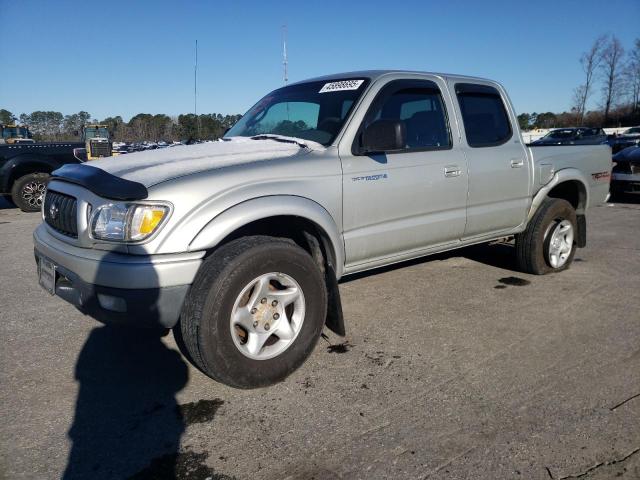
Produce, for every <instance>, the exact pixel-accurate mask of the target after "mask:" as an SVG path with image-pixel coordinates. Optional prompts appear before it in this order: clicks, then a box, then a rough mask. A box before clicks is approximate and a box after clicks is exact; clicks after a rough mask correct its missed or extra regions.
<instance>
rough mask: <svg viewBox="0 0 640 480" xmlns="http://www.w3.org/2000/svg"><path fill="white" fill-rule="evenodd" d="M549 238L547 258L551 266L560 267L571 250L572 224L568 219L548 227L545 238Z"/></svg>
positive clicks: (567, 258) (565, 261)
mask: <svg viewBox="0 0 640 480" xmlns="http://www.w3.org/2000/svg"><path fill="white" fill-rule="evenodd" d="M549 235H551V237H550V238H549V243H548V247H547V260H548V261H549V265H551V267H553V268H562V267H563V266H564V265H565V264H566V263H567V260H569V257H570V256H571V251H572V250H573V238H574V232H573V225H572V224H571V222H570V221H569V220H561V221H559V222H557V223H555V224H553V225H551V226H550V227H549V229H548V230H547V233H546V235H545V239H546V238H547V237H548V236H549Z"/></svg>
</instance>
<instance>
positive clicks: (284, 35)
mask: <svg viewBox="0 0 640 480" xmlns="http://www.w3.org/2000/svg"><path fill="white" fill-rule="evenodd" d="M282 66H283V67H284V84H285V85H286V84H287V82H288V81H289V72H288V67H289V61H288V60H287V25H286V24H284V25H282Z"/></svg>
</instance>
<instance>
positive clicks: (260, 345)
mask: <svg viewBox="0 0 640 480" xmlns="http://www.w3.org/2000/svg"><path fill="white" fill-rule="evenodd" d="M304 318H305V300H304V294H303V292H302V288H300V285H299V284H298V282H296V281H295V279H294V278H293V277H291V276H290V275H287V274H285V273H281V272H270V273H265V274H263V275H260V276H259V277H256V278H255V279H253V280H252V281H251V282H249V283H248V284H247V285H246V286H245V287H244V288H243V289H242V291H241V292H240V294H239V295H238V297H237V298H236V301H235V302H234V304H233V309H232V311H231V318H230V329H231V338H232V339H233V343H234V345H235V346H236V348H237V349H238V350H239V351H240V352H241V353H242V354H243V355H244V356H246V357H248V358H251V359H253V360H268V359H270V358H274V357H277V356H278V355H280V354H282V353H283V352H284V351H285V350H287V349H288V348H289V347H290V346H291V345H292V344H293V342H294V341H295V339H296V338H297V336H298V334H299V333H300V330H301V329H302V325H303V323H304Z"/></svg>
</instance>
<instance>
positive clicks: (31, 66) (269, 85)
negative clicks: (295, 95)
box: [0, 0, 640, 119]
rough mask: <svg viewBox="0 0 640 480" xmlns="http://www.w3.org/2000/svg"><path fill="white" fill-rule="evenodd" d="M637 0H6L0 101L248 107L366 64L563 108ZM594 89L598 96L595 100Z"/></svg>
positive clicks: (629, 27)
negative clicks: (470, 78) (598, 40)
mask: <svg viewBox="0 0 640 480" xmlns="http://www.w3.org/2000/svg"><path fill="white" fill-rule="evenodd" d="M639 18H640V1H638V0H609V1H607V2H604V1H591V0H581V1H555V2H554V1H548V2H547V1H536V2H514V1H504V2H502V1H493V2H492V1H488V0H487V1H463V0H460V1H458V2H446V1H441V0H440V1H426V0H423V1H406V2H404V1H401V0H397V1H395V2H391V1H378V0H369V1H350V2H348V1H344V0H343V1H331V0H324V1H322V2H310V1H297V2H294V1H275V0H274V1H269V2H267V1H264V0H263V1H244V2H231V1H213V0H212V1H187V0H183V1H177V0H174V1H163V0H128V1H119V0H110V1H108V2H88V1H67V0H56V1H53V0H50V1H44V0H41V1H35V0H19V1H15V0H0V35H1V37H2V40H3V47H2V48H1V49H0V65H1V68H0V108H6V109H8V110H10V111H12V112H14V113H22V112H31V111H33V110H56V111H61V112H63V113H65V114H68V113H74V112H77V111H79V110H86V111H88V112H90V113H91V114H92V115H93V116H94V118H98V119H102V118H104V117H106V116H110V115H116V114H120V115H122V116H123V117H124V118H125V119H128V118H129V117H130V116H132V115H134V114H136V113H140V112H144V113H168V114H170V115H176V114H179V113H185V112H190V111H193V63H194V59H193V50H194V42H195V40H196V39H197V40H198V45H199V75H198V83H199V89H198V90H199V95H198V111H199V112H201V113H209V112H219V113H243V112H244V111H245V110H246V109H247V108H249V107H250V106H251V105H252V104H253V103H254V102H255V101H256V100H257V99H258V98H260V97H261V96H262V95H263V94H265V93H267V92H268V91H270V90H272V89H274V88H277V87H279V86H281V85H282V64H281V60H282V59H281V49H282V46H281V25H282V24H283V23H286V24H287V25H288V37H289V62H290V63H289V78H290V80H291V81H297V80H302V79H305V78H309V77H313V76H318V75H323V74H327V73H335V72H341V71H350V70H357V69H369V68H403V69H412V70H426V71H437V72H452V73H462V74H468V75H479V76H484V77H489V78H492V79H495V80H498V81H500V82H502V83H503V84H504V85H505V86H506V87H507V89H508V91H509V92H510V95H511V98H512V100H513V102H514V104H515V107H516V110H517V111H518V112H533V111H537V112H541V111H561V110H565V109H568V108H569V106H570V102H571V97H572V91H573V88H574V87H575V86H577V85H578V84H579V83H580V82H581V81H582V76H581V70H580V65H579V63H578V58H579V56H580V54H581V53H582V52H583V51H584V50H586V49H587V48H588V47H589V46H590V45H591V43H592V42H593V40H594V39H595V37H597V36H598V35H600V34H603V33H615V34H616V35H617V36H618V37H619V38H620V40H621V41H622V43H623V45H624V46H625V48H629V47H631V45H632V43H633V40H634V38H636V37H640V22H639V21H638V19H639ZM598 97H599V92H595V94H594V96H593V98H592V101H591V103H592V105H596V104H597V101H598Z"/></svg>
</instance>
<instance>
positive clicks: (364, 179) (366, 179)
mask: <svg viewBox="0 0 640 480" xmlns="http://www.w3.org/2000/svg"><path fill="white" fill-rule="evenodd" d="M385 178H389V175H387V174H386V173H379V174H377V175H365V176H362V177H351V180H353V181H354V182H374V181H376V180H384V179H385Z"/></svg>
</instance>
